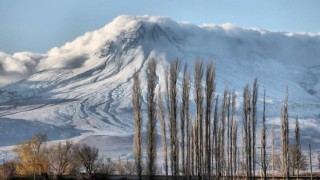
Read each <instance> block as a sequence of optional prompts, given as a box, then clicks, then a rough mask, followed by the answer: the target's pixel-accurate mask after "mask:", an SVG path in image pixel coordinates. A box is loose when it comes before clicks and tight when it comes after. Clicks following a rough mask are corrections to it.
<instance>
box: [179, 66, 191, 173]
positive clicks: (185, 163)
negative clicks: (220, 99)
mask: <svg viewBox="0 0 320 180" xmlns="http://www.w3.org/2000/svg"><path fill="white" fill-rule="evenodd" d="M189 94H190V75H189V73H188V72H187V64H185V66H184V70H183V82H182V107H181V113H180V119H181V121H180V127H181V153H182V154H181V159H182V173H183V174H184V175H185V174H186V175H187V176H189V173H190V167H189V166H190V151H189V147H190V142H189V141H190V139H189V137H190V135H189V133H190V132H189V131H190V129H189V128H190V127H189V124H190V116H189ZM185 125H186V126H187V127H185ZM185 130H186V131H187V139H186V142H187V143H185ZM185 144H186V145H187V156H185Z"/></svg>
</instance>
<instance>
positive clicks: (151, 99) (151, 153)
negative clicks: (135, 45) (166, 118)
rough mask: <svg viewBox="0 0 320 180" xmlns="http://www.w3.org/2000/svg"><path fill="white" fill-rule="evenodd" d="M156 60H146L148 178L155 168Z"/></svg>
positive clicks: (152, 176) (154, 171)
mask: <svg viewBox="0 0 320 180" xmlns="http://www.w3.org/2000/svg"><path fill="white" fill-rule="evenodd" d="M156 68H157V65H156V61H155V60H154V59H151V60H150V61H149V62H148V71H147V81H148V93H147V112H148V122H147V174H148V175H149V178H150V179H154V175H155V173H156V170H157V163H156V160H157V129H156V125H157V117H156V116H157V110H156V100H155V98H156V95H155V87H156Z"/></svg>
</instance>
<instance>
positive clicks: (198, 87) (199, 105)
mask: <svg viewBox="0 0 320 180" xmlns="http://www.w3.org/2000/svg"><path fill="white" fill-rule="evenodd" d="M202 77H203V65H202V62H201V61H200V60H197V61H196V64H195V69H194V85H195V102H196V121H197V132H196V133H197V138H196V141H197V142H196V152H197V166H198V178H199V179H200V178H201V176H202V172H203V171H202V170H203V168H204V167H203V88H202V84H201V82H202Z"/></svg>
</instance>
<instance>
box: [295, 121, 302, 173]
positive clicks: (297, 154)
mask: <svg viewBox="0 0 320 180" xmlns="http://www.w3.org/2000/svg"><path fill="white" fill-rule="evenodd" d="M294 134H295V153H294V154H295V155H294V156H295V158H294V164H295V165H296V168H297V176H298V177H297V178H298V179H299V175H300V162H301V161H300V159H301V145H300V126H299V121H298V116H297V117H296V127H295V129H294ZM293 171H294V170H293Z"/></svg>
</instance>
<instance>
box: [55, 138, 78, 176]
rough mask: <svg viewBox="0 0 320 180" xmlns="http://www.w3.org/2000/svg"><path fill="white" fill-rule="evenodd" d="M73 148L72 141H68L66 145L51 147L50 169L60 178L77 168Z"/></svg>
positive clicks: (60, 144)
mask: <svg viewBox="0 0 320 180" xmlns="http://www.w3.org/2000/svg"><path fill="white" fill-rule="evenodd" d="M72 147H73V144H72V142H70V141H66V142H65V143H64V144H62V143H61V142H60V143H58V145H54V146H51V147H50V155H49V158H50V167H51V169H52V170H53V173H54V174H55V175H57V176H58V177H60V176H62V175H63V174H65V173H70V172H72V171H73V169H74V168H75V163H74V161H75V159H74V153H73V149H72Z"/></svg>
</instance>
